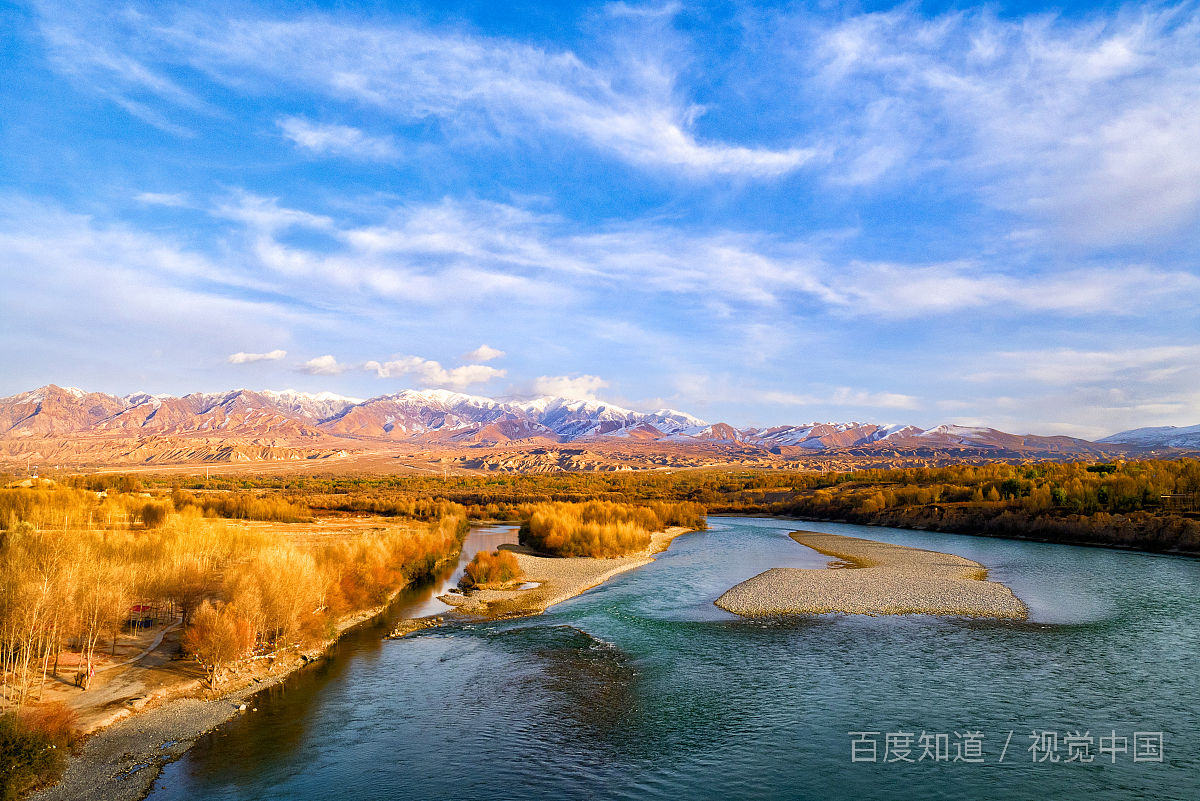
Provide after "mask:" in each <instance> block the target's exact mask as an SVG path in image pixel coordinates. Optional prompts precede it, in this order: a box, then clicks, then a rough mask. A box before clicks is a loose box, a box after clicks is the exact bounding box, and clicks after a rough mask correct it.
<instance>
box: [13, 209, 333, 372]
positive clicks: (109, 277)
mask: <svg viewBox="0 0 1200 801" xmlns="http://www.w3.org/2000/svg"><path fill="white" fill-rule="evenodd" d="M0 263H3V264H5V265H11V266H12V269H7V270H6V271H5V281H6V289H7V291H6V292H3V293H0V319H4V320H5V321H6V327H5V332H6V333H5V337H4V340H3V342H0V347H3V348H4V349H5V357H4V362H5V371H4V372H5V380H6V381H10V382H17V386H18V387H19V386H20V383H21V382H23V381H25V380H26V378H27V377H35V376H38V375H39V371H40V375H41V377H43V378H44V377H46V376H55V375H57V374H59V373H61V371H64V370H71V371H73V372H74V374H75V375H77V376H79V378H78V379H77V380H76V379H72V380H73V381H76V382H77V383H80V384H84V385H87V382H89V381H90V382H93V383H92V385H94V386H103V385H104V384H105V383H106V382H107V383H108V384H109V385H110V386H114V388H116V387H119V386H120V385H121V383H122V382H128V384H129V385H131V386H132V385H138V384H142V383H144V381H145V380H146V376H147V375H151V376H154V377H155V380H156V381H159V382H160V383H159V386H160V387H162V383H163V382H168V381H170V382H177V383H176V386H180V383H178V382H180V381H181V377H183V376H189V375H190V376H191V379H187V378H184V379H183V381H182V382H181V383H182V386H181V387H180V388H182V389H184V391H190V390H192V389H194V388H195V387H194V384H192V385H191V386H188V383H189V381H191V380H194V379H195V377H194V375H193V374H191V373H190V372H189V371H190V370H192V369H193V367H192V366H194V365H202V364H211V363H212V361H213V360H214V359H222V358H224V357H225V354H229V353H233V352H234V351H235V350H236V349H237V348H238V347H239V346H240V345H244V343H246V342H262V341H266V342H270V341H279V340H281V339H285V338H287V337H288V335H289V333H290V331H291V330H292V327H293V326H295V327H297V328H305V329H320V328H323V327H324V326H325V319H324V317H323V316H322V315H321V314H320V313H314V312H311V311H298V310H297V309H296V308H295V307H291V306H289V305H288V304H286V303H284V302H280V299H278V298H276V299H273V300H269V301H268V300H262V299H261V297H262V296H261V295H258V294H257V293H255V294H254V295H247V293H246V290H247V289H256V290H257V289H258V288H259V287H260V286H261V285H260V284H258V283H257V281H256V280H253V279H250V278H248V277H246V276H244V275H241V274H239V273H238V272H237V271H236V270H234V269H231V267H230V265H229V264H227V263H225V262H223V261H217V260H210V259H209V258H207V257H206V256H204V255H202V254H199V253H197V252H195V251H193V250H191V249H190V247H189V246H188V245H185V244H183V243H180V242H177V241H175V240H173V239H172V238H171V237H169V236H165V235H162V234H160V233H148V232H145V231H139V230H137V229H135V228H132V227H129V226H125V225H121V224H112V223H108V224H105V223H102V222H100V221H98V220H96V219H94V218H93V217H91V216H86V215H79V214H70V213H67V212H64V211H63V210H62V209H61V208H59V207H56V206H53V205H47V204H43V203H32V202H29V201H23V200H19V199H13V198H12V197H7V196H0ZM80 276H91V277H92V278H93V279H95V280H89V281H87V282H85V283H81V282H80ZM200 333H202V335H198V334H200ZM98 343H107V344H103V345H102V346H98ZM18 354H20V355H19V356H18ZM35 380H40V379H37V378H35ZM42 383H45V381H42ZM147 389H151V388H149V387H147Z"/></svg>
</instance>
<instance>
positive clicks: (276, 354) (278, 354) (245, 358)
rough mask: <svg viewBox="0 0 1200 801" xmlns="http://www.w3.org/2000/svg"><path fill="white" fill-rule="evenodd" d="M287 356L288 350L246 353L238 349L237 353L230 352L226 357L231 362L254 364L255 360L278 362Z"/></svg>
mask: <svg viewBox="0 0 1200 801" xmlns="http://www.w3.org/2000/svg"><path fill="white" fill-rule="evenodd" d="M286 356H287V351H286V350H272V351H268V352H266V353H246V352H245V351H238V352H237V353H231V354H229V358H228V359H226V361H227V362H229V363H230V364H253V363H254V362H276V361H279V360H280V359H283V358H285V357H286Z"/></svg>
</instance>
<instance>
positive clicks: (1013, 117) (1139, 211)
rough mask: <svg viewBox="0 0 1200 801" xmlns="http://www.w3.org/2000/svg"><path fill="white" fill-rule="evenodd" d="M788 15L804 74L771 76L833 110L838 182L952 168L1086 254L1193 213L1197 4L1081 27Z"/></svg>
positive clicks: (1199, 129)
mask: <svg viewBox="0 0 1200 801" xmlns="http://www.w3.org/2000/svg"><path fill="white" fill-rule="evenodd" d="M786 20H787V21H786V24H785V25H784V29H785V30H786V31H788V33H789V34H795V35H796V38H795V39H794V40H793V43H792V44H791V46H792V47H793V48H802V50H799V51H798V56H799V63H802V64H803V65H804V67H805V68H807V69H808V70H809V72H808V74H809V75H815V76H817V77H816V80H810V79H809V78H807V77H806V76H805V74H804V73H798V74H785V76H784V81H785V82H787V83H792V82H795V84H794V85H797V86H798V87H799V88H800V90H801V91H802V92H803V93H804V94H806V95H809V96H817V97H826V98H829V97H833V98H835V99H836V101H837V102H840V103H841V104H842V105H841V109H842V112H843V113H842V115H841V116H840V118H839V119H840V122H839V123H837V124H838V126H839V127H840V128H841V132H842V136H841V137H840V138H839V140H840V141H841V142H842V143H843V144H842V145H841V147H840V148H839V154H838V159H837V161H836V162H835V167H834V170H835V173H838V174H840V175H841V176H843V177H844V178H846V179H847V180H850V181H851V182H856V183H872V182H875V181H877V180H879V179H880V178H881V177H883V176H887V175H894V174H895V173H897V172H901V173H905V172H907V173H909V174H910V175H911V174H913V173H914V172H929V171H937V172H941V173H943V174H945V173H950V174H951V175H953V176H954V178H953V179H957V180H958V181H961V182H962V183H963V184H967V185H970V186H973V187H975V188H978V189H979V190H980V191H981V192H982V195H983V197H984V198H985V199H987V200H988V201H989V202H990V203H992V204H994V205H995V206H997V207H1000V208H1003V209H1007V210H1010V211H1014V212H1017V213H1019V214H1022V215H1026V216H1027V217H1028V218H1030V219H1032V220H1034V221H1036V222H1037V224H1039V225H1043V226H1045V227H1046V228H1048V229H1050V232H1051V233H1052V234H1053V235H1054V236H1055V237H1058V238H1062V237H1064V236H1066V237H1069V238H1071V239H1073V240H1075V241H1077V242H1080V243H1087V244H1098V245H1109V244H1115V243H1123V242H1130V241H1144V240H1146V239H1149V238H1152V237H1156V236H1161V235H1162V234H1163V233H1164V232H1171V231H1179V230H1180V229H1181V228H1182V227H1183V226H1185V225H1187V224H1189V223H1194V221H1195V220H1196V218H1197V215H1198V214H1200V81H1198V80H1197V74H1196V67H1195V65H1196V64H1197V63H1200V18H1198V17H1197V16H1196V7H1195V4H1194V3H1191V2H1184V3H1179V4H1175V5H1162V4H1153V5H1151V6H1150V7H1127V8H1124V9H1122V10H1119V11H1117V12H1112V11H1107V10H1105V11H1097V12H1095V13H1094V14H1091V15H1089V16H1087V17H1085V18H1084V19H1082V20H1080V19H1078V18H1065V17H1059V16H1055V15H1053V14H1042V15H1032V16H1022V17H1016V18H1004V19H1002V18H999V17H997V16H995V15H994V13H993V12H991V11H986V10H985V11H968V12H948V13H946V14H943V15H940V16H936V17H933V18H929V17H926V16H924V15H922V13H921V12H920V11H919V9H918V8H917V7H916V6H912V5H902V6H899V7H897V8H896V9H893V10H891V11H887V12H881V13H871V14H859V15H852V16H849V17H847V18H845V19H843V20H840V21H838V22H836V23H834V24H832V25H828V24H823V23H822V22H820V21H817V20H814V19H813V18H812V17H811V16H809V15H806V14H800V15H797V16H796V17H794V18H786ZM781 36H782V35H781ZM953 179H952V180H953Z"/></svg>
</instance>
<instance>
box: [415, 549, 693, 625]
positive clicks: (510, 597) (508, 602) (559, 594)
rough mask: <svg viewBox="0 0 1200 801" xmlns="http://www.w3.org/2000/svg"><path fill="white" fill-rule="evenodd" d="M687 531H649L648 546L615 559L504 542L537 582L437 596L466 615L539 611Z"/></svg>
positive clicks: (645, 559) (635, 563)
mask: <svg viewBox="0 0 1200 801" xmlns="http://www.w3.org/2000/svg"><path fill="white" fill-rule="evenodd" d="M689 531H692V529H689V528H682V527H679V526H674V527H672V528H669V529H667V530H666V531H656V532H655V533H654V534H652V535H651V537H650V547H649V548H647V549H646V551H645V552H644V553H640V554H636V555H633V556H624V557H619V558H615V559H594V558H591V557H570V558H562V557H547V556H537V555H536V554H534V553H533V552H532V551H530V550H529V549H527V548H522V547H520V546H513V545H505V546H502V547H503V548H504V549H505V550H511V551H512V552H513V553H514V554H515V555H516V557H517V563H518V564H519V565H520V566H521V572H522V573H523V574H524V575H523V576H522V581H525V582H528V583H536V584H537V585H538V586H536V587H531V588H528V589H515V590H476V591H474V592H472V593H470V594H469V595H458V594H457V593H447V594H446V595H439V596H438V599H439V600H441V601H443V602H444V603H447V604H450V605H451V606H454V607H456V608H457V610H458V611H459V612H461V613H464V614H468V615H487V616H489V617H517V616H521V615H536V614H540V613H541V612H544V611H546V610H547V609H548V608H550V607H551V606H554V605H555V604H558V603H562V602H563V601H566V600H568V599H570V598H574V597H575V596H576V595H580V594H582V593H584V592H586V591H587V590H590V589H591V588H592V587H596V586H599V585H600V584H603V583H604V582H605V581H608V580H609V579H610V578H612V577H613V576H615V575H617V574H619V573H624V572H625V571H626V570H633V569H634V568H635V567H641V566H642V565H645V564H649V563H650V562H653V561H654V557H653V554H656V553H661V552H662V551H665V550H666V549H667V548H668V546H670V544H671V541H672V540H674V539H675V538H676V537H678V536H679V535H680V534H686V533H687V532H689Z"/></svg>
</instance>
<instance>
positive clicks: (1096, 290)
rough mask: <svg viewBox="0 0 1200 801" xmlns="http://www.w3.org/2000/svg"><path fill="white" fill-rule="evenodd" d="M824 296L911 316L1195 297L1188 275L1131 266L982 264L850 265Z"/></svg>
mask: <svg viewBox="0 0 1200 801" xmlns="http://www.w3.org/2000/svg"><path fill="white" fill-rule="evenodd" d="M844 278H845V279H846V280H843V281H840V282H830V283H829V297H830V298H831V300H832V302H833V304H835V305H841V306H843V307H845V308H846V310H847V311H849V312H851V313H855V314H863V313H875V314H880V315H883V316H887V317H899V318H903V317H914V316H917V315H921V314H939V313H949V312H956V311H961V310H965V309H980V308H982V309H998V310H1005V309H1015V310H1025V311H1037V312H1056V313H1060V314H1068V315H1088V314H1098V313H1112V314H1137V313H1141V312H1145V311H1148V310H1150V309H1154V308H1161V307H1162V305H1163V304H1168V305H1170V304H1177V303H1178V302H1179V301H1180V299H1181V298H1185V297H1189V296H1191V295H1194V294H1195V293H1196V292H1200V278H1198V277H1197V276H1195V275H1192V274H1191V273H1186V272H1181V271H1170V270H1163V269H1161V268H1156V267H1147V266H1137V265H1131V266H1126V267H1099V268H1094V269H1078V270H1071V271H1067V272H1058V273H1054V272H1051V273H1047V274H1036V273H1034V274H1025V275H1008V274H1004V273H1001V272H998V271H996V270H995V269H994V268H992V269H989V268H988V267H985V266H984V265H981V264H971V263H950V264H934V265H919V264H888V263H853V264H851V265H850V267H849V269H848V270H847V271H846V274H845V275H844Z"/></svg>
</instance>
